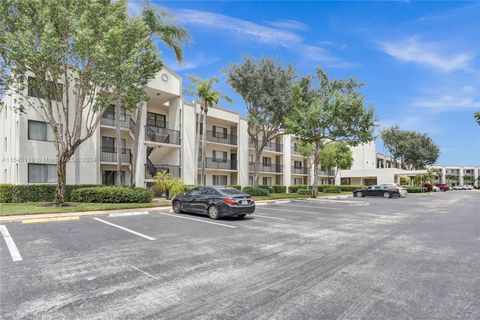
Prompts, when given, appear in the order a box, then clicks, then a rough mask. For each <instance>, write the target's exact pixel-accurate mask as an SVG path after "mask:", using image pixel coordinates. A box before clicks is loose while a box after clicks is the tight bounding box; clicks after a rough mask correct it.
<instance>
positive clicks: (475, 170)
mask: <svg viewBox="0 0 480 320" xmlns="http://www.w3.org/2000/svg"><path fill="white" fill-rule="evenodd" d="M473 177H474V178H475V180H474V182H473V185H474V186H475V187H478V185H479V181H478V168H474V169H473Z"/></svg>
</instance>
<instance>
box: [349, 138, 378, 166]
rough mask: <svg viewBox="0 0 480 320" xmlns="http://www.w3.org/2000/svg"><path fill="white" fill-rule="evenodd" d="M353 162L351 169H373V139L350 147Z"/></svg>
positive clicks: (374, 163)
mask: <svg viewBox="0 0 480 320" xmlns="http://www.w3.org/2000/svg"><path fill="white" fill-rule="evenodd" d="M351 150H352V155H353V164H352V168H351V170H363V169H375V168H376V159H377V150H376V145H375V141H372V142H370V143H367V144H361V145H358V146H356V147H352V148H351Z"/></svg>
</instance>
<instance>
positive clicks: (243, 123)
mask: <svg viewBox="0 0 480 320" xmlns="http://www.w3.org/2000/svg"><path fill="white" fill-rule="evenodd" d="M237 137H238V149H237V170H238V171H237V172H238V184H239V185H241V186H242V188H243V187H246V186H248V176H249V165H248V154H249V148H248V123H247V120H245V119H240V121H239V123H238V127H237Z"/></svg>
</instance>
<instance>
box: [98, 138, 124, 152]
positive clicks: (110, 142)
mask: <svg viewBox="0 0 480 320" xmlns="http://www.w3.org/2000/svg"><path fill="white" fill-rule="evenodd" d="M126 146H127V141H126V140H125V139H122V153H123V154H125V152H126ZM116 147H117V145H116V142H115V138H113V137H102V152H109V153H112V152H117V151H116Z"/></svg>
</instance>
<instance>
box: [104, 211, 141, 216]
mask: <svg viewBox="0 0 480 320" xmlns="http://www.w3.org/2000/svg"><path fill="white" fill-rule="evenodd" d="M144 214H150V212H148V211H134V212H115V213H110V214H109V215H108V216H109V217H128V216H141V215H144Z"/></svg>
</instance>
